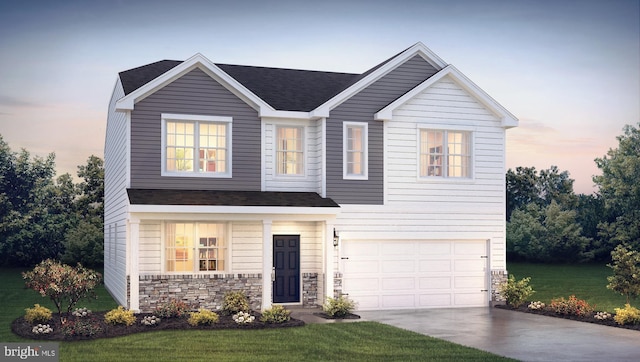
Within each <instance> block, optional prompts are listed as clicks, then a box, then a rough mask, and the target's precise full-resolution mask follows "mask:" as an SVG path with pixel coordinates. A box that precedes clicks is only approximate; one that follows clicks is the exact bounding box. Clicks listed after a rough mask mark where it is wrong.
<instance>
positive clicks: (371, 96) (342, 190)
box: [326, 55, 437, 205]
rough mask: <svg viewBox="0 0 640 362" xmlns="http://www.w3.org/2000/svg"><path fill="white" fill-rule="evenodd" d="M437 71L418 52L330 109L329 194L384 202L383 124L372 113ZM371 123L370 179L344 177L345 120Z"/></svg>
mask: <svg viewBox="0 0 640 362" xmlns="http://www.w3.org/2000/svg"><path fill="white" fill-rule="evenodd" d="M436 72H437V70H436V69H435V68H434V67H433V66H431V65H430V64H429V63H428V62H427V61H425V60H424V59H423V58H422V57H420V56H418V55H416V56H415V57H413V58H411V59H409V60H408V61H406V62H405V63H404V64H402V65H400V66H398V67H397V68H396V69H394V70H393V71H391V72H389V73H388V74H387V75H385V76H384V77H382V78H381V79H379V80H378V81H377V82H375V83H373V84H371V85H370V86H368V87H367V88H365V89H363V90H362V91H361V92H359V93H358V94H356V95H355V96H353V97H351V98H350V99H348V100H347V101H345V102H344V103H342V104H340V105H339V106H338V107H336V108H335V109H334V110H332V111H331V115H330V117H329V118H328V119H327V151H326V153H327V197H330V198H332V199H334V200H335V201H336V202H338V203H340V204H374V205H381V204H383V203H384V170H383V166H384V134H383V123H382V122H380V121H375V120H374V119H373V115H374V114H375V113H376V112H377V111H379V110H380V109H382V108H384V107H385V106H386V105H388V104H389V103H391V102H392V101H394V100H395V99H397V98H398V97H400V96H401V95H403V94H404V93H406V92H407V91H409V90H411V89H412V88H414V87H415V86H417V85H418V84H420V83H422V82H423V81H424V80H426V79H427V78H429V77H431V76H432V75H433V74H435V73H436ZM345 121H352V122H368V123H369V179H368V180H344V179H343V177H342V123H343V122H345Z"/></svg>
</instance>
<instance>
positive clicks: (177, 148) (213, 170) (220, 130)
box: [162, 114, 231, 177]
mask: <svg viewBox="0 0 640 362" xmlns="http://www.w3.org/2000/svg"><path fill="white" fill-rule="evenodd" d="M162 120H163V162H164V165H163V174H165V175H186V176H222V177H229V176H231V162H230V160H231V117H214V116H195V115H182V114H163V115H162Z"/></svg>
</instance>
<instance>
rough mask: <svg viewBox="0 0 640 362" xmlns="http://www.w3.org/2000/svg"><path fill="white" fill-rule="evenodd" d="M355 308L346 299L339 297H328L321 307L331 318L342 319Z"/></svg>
mask: <svg viewBox="0 0 640 362" xmlns="http://www.w3.org/2000/svg"><path fill="white" fill-rule="evenodd" d="M355 308H356V303H355V302H354V301H352V300H351V299H349V298H348V297H346V296H344V295H341V296H339V297H338V298H331V297H328V298H327V301H326V302H325V303H324V305H323V306H322V309H323V310H324V312H325V313H327V314H328V315H330V316H332V317H337V318H343V317H345V316H346V315H347V314H349V313H351V312H352V311H353V310H354V309H355Z"/></svg>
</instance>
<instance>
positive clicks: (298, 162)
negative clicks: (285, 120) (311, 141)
mask: <svg viewBox="0 0 640 362" xmlns="http://www.w3.org/2000/svg"><path fill="white" fill-rule="evenodd" d="M276 174H277V175H298V176H303V175H304V127H298V126H295V127H294V126H276Z"/></svg>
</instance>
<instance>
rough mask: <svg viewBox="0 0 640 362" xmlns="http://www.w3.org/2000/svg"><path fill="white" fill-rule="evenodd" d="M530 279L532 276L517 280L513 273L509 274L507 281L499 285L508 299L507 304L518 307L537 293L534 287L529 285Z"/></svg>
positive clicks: (501, 291) (501, 292)
mask: <svg viewBox="0 0 640 362" xmlns="http://www.w3.org/2000/svg"><path fill="white" fill-rule="evenodd" d="M529 281H531V278H530V277H527V278H522V279H520V280H516V277H515V276H514V275H513V274H511V275H509V278H508V279H507V281H506V282H504V283H502V284H501V285H500V287H499V290H500V294H502V296H504V298H505V299H506V300H507V304H509V305H512V306H514V307H515V308H518V307H520V306H521V305H522V304H524V302H526V301H527V298H529V297H531V296H532V295H533V293H535V291H534V290H533V287H531V286H530V285H529Z"/></svg>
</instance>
